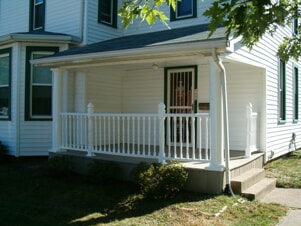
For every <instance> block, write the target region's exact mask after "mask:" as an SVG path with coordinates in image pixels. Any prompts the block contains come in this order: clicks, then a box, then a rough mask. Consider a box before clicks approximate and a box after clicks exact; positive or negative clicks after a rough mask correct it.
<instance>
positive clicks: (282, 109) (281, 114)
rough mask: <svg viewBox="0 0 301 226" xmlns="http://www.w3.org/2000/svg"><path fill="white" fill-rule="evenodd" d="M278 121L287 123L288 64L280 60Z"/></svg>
mask: <svg viewBox="0 0 301 226" xmlns="http://www.w3.org/2000/svg"><path fill="white" fill-rule="evenodd" d="M278 121H279V123H285V121H286V63H285V61H284V60H282V59H279V69H278Z"/></svg>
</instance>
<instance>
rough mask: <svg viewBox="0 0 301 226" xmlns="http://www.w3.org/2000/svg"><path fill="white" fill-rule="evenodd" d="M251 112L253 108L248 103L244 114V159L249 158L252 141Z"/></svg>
mask: <svg viewBox="0 0 301 226" xmlns="http://www.w3.org/2000/svg"><path fill="white" fill-rule="evenodd" d="M252 111H253V106H252V104H251V103H249V104H248V105H247V107H246V113H247V115H246V116H247V137H246V151H245V157H246V158H250V157H251V141H252V137H251V136H252Z"/></svg>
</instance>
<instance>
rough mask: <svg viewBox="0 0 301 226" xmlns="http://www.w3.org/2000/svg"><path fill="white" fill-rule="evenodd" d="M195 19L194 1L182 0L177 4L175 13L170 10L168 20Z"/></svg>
mask: <svg viewBox="0 0 301 226" xmlns="http://www.w3.org/2000/svg"><path fill="white" fill-rule="evenodd" d="M194 17H196V0H182V1H179V2H178V3H177V8H176V11H173V9H171V11H170V20H171V21H175V20H180V19H187V18H194Z"/></svg>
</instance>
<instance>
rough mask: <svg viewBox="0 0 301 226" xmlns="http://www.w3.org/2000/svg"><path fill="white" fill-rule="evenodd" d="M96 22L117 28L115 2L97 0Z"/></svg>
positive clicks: (115, 0)
mask: <svg viewBox="0 0 301 226" xmlns="http://www.w3.org/2000/svg"><path fill="white" fill-rule="evenodd" d="M98 22H99V23H102V24H105V25H109V26H112V27H117V0H98Z"/></svg>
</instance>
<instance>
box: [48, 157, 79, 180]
mask: <svg viewBox="0 0 301 226" xmlns="http://www.w3.org/2000/svg"><path fill="white" fill-rule="evenodd" d="M45 169H46V172H47V174H48V175H50V176H55V177H66V176H71V175H73V174H74V167H73V165H72V161H71V157H68V156H54V157H52V158H50V159H49V161H48V162H47V164H46V167H45Z"/></svg>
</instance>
